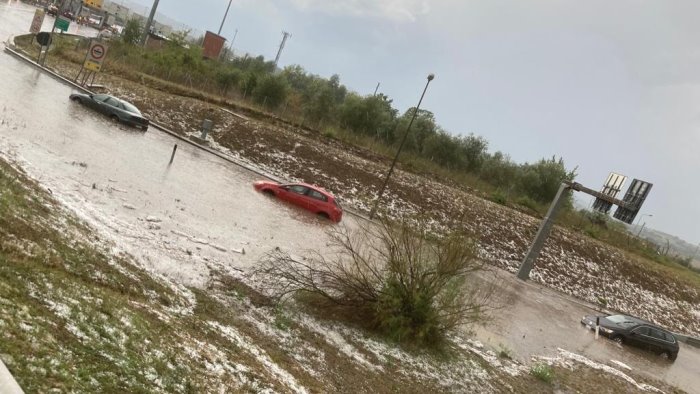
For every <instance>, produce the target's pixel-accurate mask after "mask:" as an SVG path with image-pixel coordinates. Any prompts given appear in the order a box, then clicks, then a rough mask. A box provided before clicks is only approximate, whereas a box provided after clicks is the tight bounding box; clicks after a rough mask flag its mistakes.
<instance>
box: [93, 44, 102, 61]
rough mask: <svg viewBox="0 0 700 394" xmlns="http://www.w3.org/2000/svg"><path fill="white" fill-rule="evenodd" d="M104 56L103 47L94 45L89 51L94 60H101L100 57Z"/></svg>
mask: <svg viewBox="0 0 700 394" xmlns="http://www.w3.org/2000/svg"><path fill="white" fill-rule="evenodd" d="M104 55H105V47H103V46H102V45H100V44H95V45H93V47H92V49H90V56H92V58H93V59H95V60H100V59H102V56H104Z"/></svg>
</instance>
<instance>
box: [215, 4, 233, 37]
mask: <svg viewBox="0 0 700 394" xmlns="http://www.w3.org/2000/svg"><path fill="white" fill-rule="evenodd" d="M232 1H233V0H228V6H227V7H226V12H225V13H224V19H222V20H221V26H219V32H218V33H217V34H218V35H221V29H223V28H224V22H226V16H227V15H228V10H229V8H231V2H232Z"/></svg>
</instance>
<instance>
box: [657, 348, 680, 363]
mask: <svg viewBox="0 0 700 394" xmlns="http://www.w3.org/2000/svg"><path fill="white" fill-rule="evenodd" d="M659 357H661V358H662V359H664V360H668V361H673V360H675V359H676V358H675V357H673V355H671V353H670V352H667V351H665V350H664V351H663V352H661V353H660V354H659Z"/></svg>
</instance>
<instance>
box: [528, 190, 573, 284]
mask: <svg viewBox="0 0 700 394" xmlns="http://www.w3.org/2000/svg"><path fill="white" fill-rule="evenodd" d="M570 190H571V186H570V185H569V184H568V183H564V182H562V184H561V186H559V191H557V195H556V197H554V201H552V205H550V206H549V211H547V215H546V216H545V217H544V220H542V223H541V224H540V229H539V230H537V235H536V236H535V240H534V241H532V244H531V245H530V249H529V250H528V251H527V254H526V255H525V258H524V259H523V262H522V263H521V264H520V270H519V271H518V279H521V280H528V279H529V278H530V271H532V268H533V267H534V265H535V260H537V256H539V255H540V251H541V250H542V247H543V246H544V241H545V240H546V239H547V237H548V236H549V232H550V231H551V230H552V226H553V225H554V217H555V216H556V215H557V211H558V210H559V208H560V207H561V204H562V202H563V201H564V197H565V196H566V195H567V194H568V193H567V192H568V191H570Z"/></svg>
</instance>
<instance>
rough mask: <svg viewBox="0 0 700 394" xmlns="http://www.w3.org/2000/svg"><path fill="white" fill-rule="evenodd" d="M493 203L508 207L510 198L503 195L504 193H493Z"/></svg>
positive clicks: (498, 191) (497, 191)
mask: <svg viewBox="0 0 700 394" xmlns="http://www.w3.org/2000/svg"><path fill="white" fill-rule="evenodd" d="M491 201H493V202H495V203H496V204H501V205H506V204H508V197H507V196H506V194H505V193H503V191H501V190H496V191H495V192H493V193H491Z"/></svg>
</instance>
